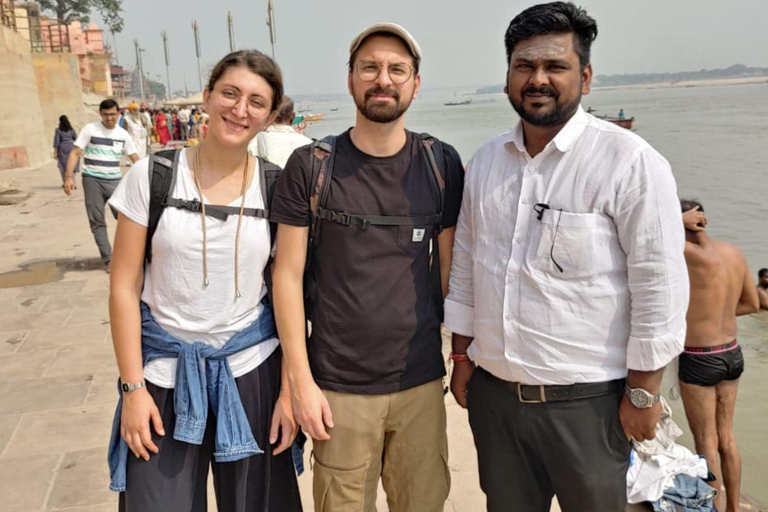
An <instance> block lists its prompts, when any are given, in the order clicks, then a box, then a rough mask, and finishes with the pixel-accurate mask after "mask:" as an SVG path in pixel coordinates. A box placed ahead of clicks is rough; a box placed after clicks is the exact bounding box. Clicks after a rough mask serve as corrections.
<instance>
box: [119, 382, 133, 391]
mask: <svg viewBox="0 0 768 512" xmlns="http://www.w3.org/2000/svg"><path fill="white" fill-rule="evenodd" d="M120 386H121V387H122V388H123V391H124V392H126V393H127V392H129V391H130V390H131V387H130V386H129V385H128V384H126V383H125V382H123V383H122V384H120Z"/></svg>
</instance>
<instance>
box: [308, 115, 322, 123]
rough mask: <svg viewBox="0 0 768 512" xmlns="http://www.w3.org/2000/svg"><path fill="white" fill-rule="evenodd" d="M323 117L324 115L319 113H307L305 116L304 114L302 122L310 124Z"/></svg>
mask: <svg viewBox="0 0 768 512" xmlns="http://www.w3.org/2000/svg"><path fill="white" fill-rule="evenodd" d="M323 117H325V113H320V114H311V113H307V114H304V121H306V122H308V123H311V122H314V121H319V120H321V119H322V118H323Z"/></svg>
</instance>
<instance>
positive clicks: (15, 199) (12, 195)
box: [0, 189, 29, 206]
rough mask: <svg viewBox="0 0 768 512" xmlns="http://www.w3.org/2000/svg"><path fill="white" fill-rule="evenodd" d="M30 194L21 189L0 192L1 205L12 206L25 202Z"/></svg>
mask: <svg viewBox="0 0 768 512" xmlns="http://www.w3.org/2000/svg"><path fill="white" fill-rule="evenodd" d="M28 197H29V194H28V193H26V192H22V191H21V190H16V189H9V190H3V191H1V192H0V206H12V205H15V204H19V203H22V202H24V200H25V199H27V198H28Z"/></svg>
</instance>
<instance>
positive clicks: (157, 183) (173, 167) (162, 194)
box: [144, 149, 283, 301]
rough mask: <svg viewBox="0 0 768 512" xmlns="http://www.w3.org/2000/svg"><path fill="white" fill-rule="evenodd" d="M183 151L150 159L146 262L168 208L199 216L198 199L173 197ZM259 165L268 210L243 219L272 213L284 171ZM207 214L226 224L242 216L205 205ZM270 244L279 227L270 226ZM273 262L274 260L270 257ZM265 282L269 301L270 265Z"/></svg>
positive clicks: (263, 162)
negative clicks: (273, 201)
mask: <svg viewBox="0 0 768 512" xmlns="http://www.w3.org/2000/svg"><path fill="white" fill-rule="evenodd" d="M181 151H182V150H181V149H167V150H163V151H158V152H157V153H153V154H152V155H151V156H150V157H149V222H148V224H147V242H146V246H145V249H144V260H145V262H146V263H151V262H152V238H153V237H154V235H155V231H157V225H158V224H159V223H160V217H162V215H163V211H165V209H166V208H168V207H173V208H179V209H182V210H187V211H190V212H193V213H200V211H201V205H200V201H199V200H197V199H193V200H191V201H190V200H186V199H177V198H174V197H171V191H172V190H173V189H174V187H175V185H176V175H177V173H178V167H179V156H180V155H181ZM256 158H257V159H258V163H259V174H260V180H259V182H260V183H261V195H262V197H263V198H264V205H265V208H264V209H261V208H244V209H243V215H245V216H247V217H257V218H260V219H269V209H270V206H271V204H272V196H273V195H274V193H275V186H276V185H277V180H278V178H279V177H280V174H282V172H283V170H282V169H281V168H280V167H279V166H277V165H275V164H273V163H271V162H268V161H266V160H264V159H263V158H261V157H256ZM205 214H206V215H207V216H210V217H214V218H217V219H220V220H226V219H227V217H228V216H230V215H239V214H240V208H239V207H235V206H218V205H208V204H206V205H205ZM269 230H270V236H271V238H270V239H271V241H272V242H273V243H274V240H275V234H276V232H277V231H276V230H277V225H276V224H274V223H272V222H270V224H269ZM270 261H271V257H270ZM264 281H265V282H266V284H267V292H268V297H269V299H270V301H271V299H272V274H271V272H270V271H269V263H268V264H267V266H266V268H265V270H264Z"/></svg>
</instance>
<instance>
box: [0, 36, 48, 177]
mask: <svg viewBox="0 0 768 512" xmlns="http://www.w3.org/2000/svg"><path fill="white" fill-rule="evenodd" d="M0 70H2V72H0V98H2V101H0V170H3V169H13V168H17V167H28V166H38V165H40V164H42V163H44V162H46V161H47V160H49V159H50V158H51V157H52V154H53V150H52V149H51V148H52V144H51V143H52V142H53V140H52V139H51V136H48V135H46V134H45V132H44V122H43V112H42V109H41V107H40V102H39V100H38V89H37V80H36V78H35V68H34V66H33V65H32V57H31V54H30V50H29V41H27V40H25V39H24V38H23V37H21V36H20V35H19V34H17V33H16V32H14V31H13V30H12V29H10V28H8V27H6V26H2V25H0ZM49 139H51V140H49Z"/></svg>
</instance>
